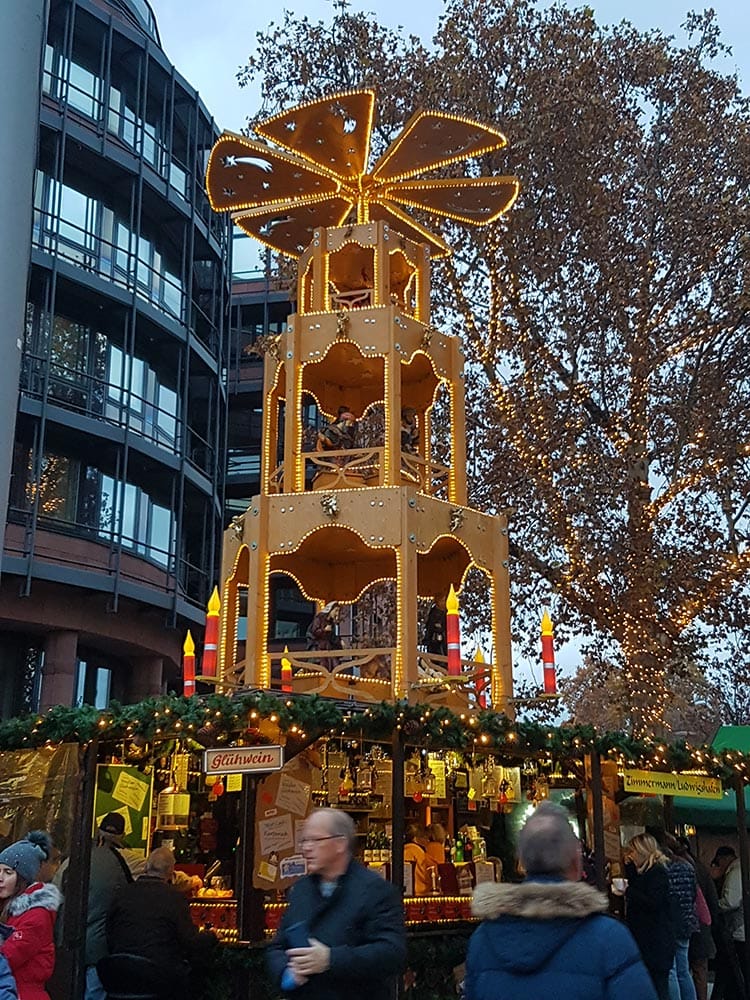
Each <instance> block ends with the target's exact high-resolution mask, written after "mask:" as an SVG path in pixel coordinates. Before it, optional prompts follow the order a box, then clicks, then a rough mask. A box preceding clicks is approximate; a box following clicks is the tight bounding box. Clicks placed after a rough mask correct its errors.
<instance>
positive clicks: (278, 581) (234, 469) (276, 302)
mask: <svg viewBox="0 0 750 1000" xmlns="http://www.w3.org/2000/svg"><path fill="white" fill-rule="evenodd" d="M252 243H253V241H251V239H250V237H248V236H247V235H245V234H244V233H241V232H240V231H239V230H236V231H235V233H234V252H233V254H232V261H233V274H232V312H231V323H230V346H229V359H228V361H229V363H228V368H227V390H228V395H229V423H228V431H227V477H226V501H225V511H226V518H225V520H226V523H229V522H230V521H231V519H232V518H233V517H238V516H241V515H242V514H244V512H245V511H246V510H247V508H248V507H249V505H250V501H251V500H252V498H253V497H255V496H258V494H259V493H260V492H261V486H260V461H261V450H262V431H263V350H262V344H263V338H264V337H267V336H271V337H275V336H277V335H279V334H281V333H282V332H283V330H284V328H285V324H286V321H287V318H288V316H289V315H290V314H291V313H292V312H293V311H294V296H295V294H296V286H295V284H294V282H293V281H292V280H291V278H290V277H288V276H287V277H283V276H281V275H280V274H279V272H278V271H276V270H272V268H271V260H270V254H266V255H265V261H264V265H263V266H260V267H259V266H258V260H257V247H256V246H253V247H252V248H251V247H250V244H252ZM249 250H251V251H252V252H248V251H249ZM246 264H250V265H251V266H250V267H249V268H248V269H245V265H246ZM305 421H306V424H307V425H308V426H310V427H314V426H316V425H317V424H318V423H319V422H320V416H319V414H318V412H317V407H316V406H315V404H314V403H313V402H312V401H309V402H308V403H307V406H306V412H305ZM270 600H271V618H270V622H269V629H270V635H269V636H268V640H269V643H270V644H271V647H272V648H274V649H283V648H284V646H288V647H289V648H290V649H303V648H304V647H305V644H306V632H307V627H308V625H309V624H310V621H311V620H312V618H313V616H314V614H315V605H314V604H313V603H312V602H311V601H308V600H305V598H304V596H303V595H302V594H301V593H300V590H299V587H298V586H297V585H296V583H295V581H294V580H292V579H291V577H286V576H278V577H277V578H275V579H274V581H273V586H272V594H271V598H270ZM241 610H242V615H241V619H242V621H241V624H240V627H241V631H242V632H243V634H244V631H245V630H246V620H247V609H246V608H242V609H241Z"/></svg>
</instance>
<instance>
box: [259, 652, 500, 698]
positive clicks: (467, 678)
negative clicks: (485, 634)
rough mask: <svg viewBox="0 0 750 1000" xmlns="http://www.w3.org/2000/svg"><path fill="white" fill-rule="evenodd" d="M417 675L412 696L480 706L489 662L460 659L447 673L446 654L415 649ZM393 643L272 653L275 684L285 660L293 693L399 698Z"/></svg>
mask: <svg viewBox="0 0 750 1000" xmlns="http://www.w3.org/2000/svg"><path fill="white" fill-rule="evenodd" d="M415 655H416V658H417V670H418V679H417V680H416V681H414V682H412V683H411V685H410V690H409V692H408V695H409V698H410V699H411V700H414V701H424V702H429V703H431V704H461V705H463V706H465V707H477V708H478V707H482V705H483V703H484V701H485V700H486V698H487V697H488V696H489V686H490V671H491V664H489V663H476V662H475V661H474V660H461V673H460V674H458V675H450V674H449V673H448V658H447V657H445V656H437V655H435V654H432V653H424V652H422V651H421V650H415ZM395 656H396V649H395V648H394V647H372V648H365V649H316V650H305V651H304V652H287V653H279V652H272V653H270V654H269V657H270V660H271V675H272V681H271V687H273V688H277V689H278V688H280V687H281V684H282V681H281V661H282V659H283V658H286V659H287V660H289V662H290V664H291V668H292V679H291V685H292V691H293V692H295V693H305V694H319V695H323V696H324V697H327V698H347V699H350V700H353V701H365V702H370V701H372V702H380V701H384V700H388V699H389V698H391V697H394V696H395V693H394V692H393V689H392V664H393V663H394V660H395Z"/></svg>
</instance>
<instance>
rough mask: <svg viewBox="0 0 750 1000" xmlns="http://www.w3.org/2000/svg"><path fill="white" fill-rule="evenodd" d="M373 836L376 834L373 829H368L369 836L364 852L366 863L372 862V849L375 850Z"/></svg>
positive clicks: (363, 858) (366, 839)
mask: <svg viewBox="0 0 750 1000" xmlns="http://www.w3.org/2000/svg"><path fill="white" fill-rule="evenodd" d="M373 836H374V834H373V833H372V832H371V831H369V830H368V832H367V837H366V838H365V852H364V854H363V856H362V860H363V861H364V863H365V864H366V865H371V864H372V851H373V849H372V840H373Z"/></svg>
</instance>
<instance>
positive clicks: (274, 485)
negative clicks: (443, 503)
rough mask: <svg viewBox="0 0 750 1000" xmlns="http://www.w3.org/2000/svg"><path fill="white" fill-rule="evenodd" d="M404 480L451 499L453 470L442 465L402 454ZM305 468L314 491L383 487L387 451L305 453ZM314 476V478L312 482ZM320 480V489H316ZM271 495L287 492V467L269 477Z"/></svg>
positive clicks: (366, 449) (437, 495) (354, 449)
mask: <svg viewBox="0 0 750 1000" xmlns="http://www.w3.org/2000/svg"><path fill="white" fill-rule="evenodd" d="M400 454H401V480H402V482H405V483H413V484H414V485H415V486H416V487H417V489H419V490H420V492H422V493H427V494H428V495H429V496H436V497H441V498H444V499H445V498H447V491H448V476H449V474H450V469H449V468H448V466H446V465H441V464H440V463H438V462H429V463H428V462H426V461H425V460H424V459H423V458H421V457H420V456H419V455H413V454H410V453H409V452H405V451H402V452H401V453H400ZM300 457H301V459H302V461H303V462H304V464H305V482H306V483H308V482H310V483H311V486H312V489H327V490H328V489H334V490H335V489H337V488H344V489H345V488H346V487H347V486H351V485H352V481H353V480H361V484H362V485H363V486H383V485H384V482H383V480H384V476H383V470H384V467H385V449H384V448H383V447H382V446H381V447H375V448H349V449H345V450H339V451H305V452H303V453H302V455H301V456H300ZM310 473H312V478H310ZM316 480H317V485H316ZM268 492H269V493H283V492H285V483H284V466H283V464H282V465H279V466H277V467H276V468H275V469H274V470H273V472H272V473H271V475H270V477H269V482H268Z"/></svg>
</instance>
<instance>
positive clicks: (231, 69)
mask: <svg viewBox="0 0 750 1000" xmlns="http://www.w3.org/2000/svg"><path fill="white" fill-rule="evenodd" d="M588 2H589V6H591V7H593V9H594V12H595V16H596V19H597V21H598V22H599V23H600V24H617V23H618V22H620V21H622V20H625V19H627V20H629V21H631V22H632V23H633V24H634V25H635V26H636V27H638V28H642V29H643V28H654V27H657V28H661V29H662V30H663V31H665V32H666V33H667V34H670V35H674V36H675V37H676V38H677V39H678V40H681V39H682V38H684V35H683V34H682V32H681V31H680V24H681V23H682V22H683V21H684V19H685V14H686V13H687V11H688V10H691V9H693V10H701V9H703V7H704V6H712V7H713V9H714V10H715V11H716V13H717V16H718V21H719V24H720V26H721V28H722V36H723V39H724V42H725V43H726V44H728V45H729V46H730V47H731V48H732V49H733V56H732V58H730V59H728V60H726V61H723V62H722V63H719V64H718V68H720V69H722V70H725V71H726V72H732V71H734V70H735V69H737V70H738V71H739V73H740V78H741V80H742V82H743V89H744V91H745V93H748V92H750V2H748V0H713V3H710V4H709V3H702V2H701V0H697V2H694V3H691V2H690V0H658V2H655V0H601V2H597V0H588ZM150 3H151V7H152V9H153V12H154V14H155V15H156V20H157V22H158V25H159V33H160V36H161V42H162V47H163V48H164V50H165V52H166V53H167V55H168V56H169V58H170V59H171V61H172V62H173V63H174V64H175V66H176V67H177V69H178V70H179V71H180V73H181V74H182V75H183V76H184V77H185V79H186V80H187V81H188V82H189V83H191V84H192V85H193V86H194V87H195V88H196V89H197V90H198V91H200V94H201V97H202V98H203V101H204V103H205V105H206V107H207V108H208V110H209V111H210V112H211V114H212V115H213V116H214V118H215V119H216V121H217V123H218V125H219V127H220V128H222V129H224V128H227V129H231V130H232V131H235V132H236V131H239V130H240V129H241V128H242V126H243V125H244V124H245V119H246V118H247V117H248V116H250V115H253V114H254V113H255V112H256V110H257V107H258V104H259V97H258V91H257V90H256V89H254V88H252V87H245V88H240V87H239V85H238V84H237V80H236V73H237V70H238V68H239V67H240V66H242V65H244V64H245V63H246V61H247V57H248V55H249V54H250V52H251V51H252V49H253V46H254V44H255V36H256V33H257V32H258V31H262V30H263V29H265V28H266V27H267V26H268V24H269V23H270V22H271V21H275V22H276V23H277V24H280V23H281V22H282V21H283V11H284V10H285V9H288V10H292V11H293V12H294V13H295V14H297V15H298V16H301V15H305V16H307V17H309V18H310V19H311V20H313V21H319V20H324V21H328V20H330V17H331V15H332V13H333V4H332V2H331V0H291V2H286V3H284V2H283V0H282V2H281V3H280V4H278V5H276V4H274V5H269V4H264V3H256V2H252V0H150ZM574 5H575V6H578V5H580V6H582V5H583V3H581V4H573V3H572V2H571V6H574ZM442 9H443V3H442V0H411V2H407V3H405V2H404V0H351V3H350V10H351V11H352V12H359V11H367V12H372V13H374V14H376V15H377V17H378V19H379V20H380V21H381V22H382V23H384V24H386V25H388V26H389V27H397V26H399V25H400V26H402V27H403V28H404V30H405V31H406V32H407V33H409V34H414V35H418V36H419V37H420V38H421V39H422V40H423V41H429V40H430V39H431V38H432V36H433V35H434V33H435V29H436V27H437V23H438V18H439V16H440V13H441V11H442Z"/></svg>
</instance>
